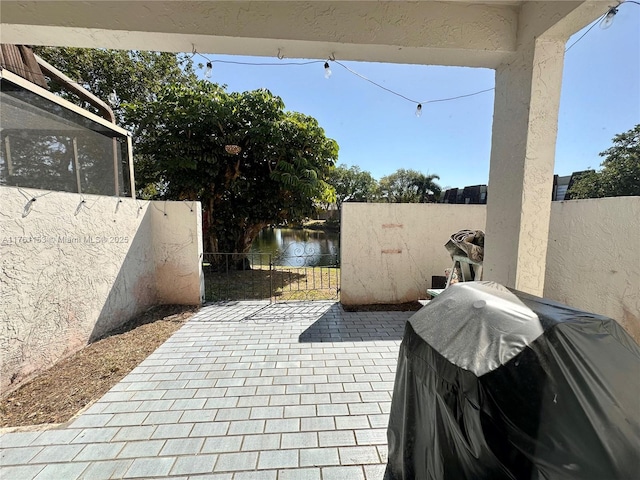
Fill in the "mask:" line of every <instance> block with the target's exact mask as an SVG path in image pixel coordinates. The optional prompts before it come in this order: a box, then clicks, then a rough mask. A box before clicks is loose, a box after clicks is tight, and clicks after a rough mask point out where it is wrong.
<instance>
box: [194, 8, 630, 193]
mask: <svg viewBox="0 0 640 480" xmlns="http://www.w3.org/2000/svg"><path fill="white" fill-rule="evenodd" d="M583 32H584V30H583V31H582V32H578V33H577V34H576V35H574V36H573V37H572V38H571V39H570V40H569V42H568V43H567V45H571V43H573V41H574V40H576V39H577V38H578V37H579V36H580V35H581V34H582V33H583ZM208 56H209V57H210V58H211V59H213V60H233V61H247V62H269V61H272V62H278V59H277V58H275V57H274V58H273V59H267V58H264V57H262V58H255V57H254V58H252V57H229V56H223V55H208ZM194 60H195V61H196V63H198V62H201V61H203V59H202V58H199V57H196V58H195V59H194ZM338 60H340V59H338ZM286 61H294V60H288V59H285V60H283V62H286ZM343 63H345V64H346V65H348V66H349V67H350V68H352V69H354V70H356V71H357V72H358V73H360V74H362V75H364V76H366V77H368V78H370V79H372V80H374V81H376V82H377V83H380V84H382V85H384V86H385V87H387V88H390V89H392V90H395V91H397V92H399V93H402V94H403V95H405V96H407V97H410V98H415V99H419V100H433V99H438V98H446V97H452V96H457V95H464V94H467V93H472V92H476V91H479V90H484V89H487V88H492V87H493V86H494V71H493V70H489V69H478V68H459V67H441V66H420V65H402V64H382V63H363V62H343ZM331 70H332V72H333V74H332V76H331V78H330V79H328V80H327V79H325V78H324V69H323V65H322V64H321V63H320V64H312V65H306V66H282V65H280V66H241V65H230V64H223V63H217V62H216V63H214V68H213V72H212V77H211V81H214V82H216V83H220V84H226V85H227V88H228V90H229V91H244V90H251V89H256V88H267V89H269V90H271V92H273V93H274V94H276V95H279V96H280V97H281V98H282V99H283V100H284V102H285V105H286V108H287V109H288V110H294V111H299V112H302V113H305V114H308V115H311V116H313V117H315V118H317V119H318V121H319V123H320V125H321V126H322V127H323V128H324V129H325V132H326V134H327V136H329V137H331V138H333V139H335V140H336V141H337V142H338V145H339V146H340V155H339V163H342V164H347V165H358V166H360V167H361V168H362V169H363V170H368V171H369V172H371V173H372V175H373V176H374V177H376V178H378V179H379V178H380V177H382V176H384V175H387V174H390V173H392V172H394V171H395V170H397V169H398V168H413V169H415V170H419V171H422V172H424V173H432V174H438V175H439V176H440V184H441V185H442V186H443V187H445V186H451V187H464V186H466V185H475V184H484V183H487V182H488V176H489V157H490V151H491V124H492V117H493V92H487V93H483V94H480V95H477V96H474V97H469V98H463V99H459V100H454V101H449V102H442V103H435V104H429V105H424V107H423V114H422V116H421V117H420V118H417V117H416V116H415V114H414V112H415V105H414V104H411V103H409V102H407V101H406V100H403V99H401V98H398V97H396V96H394V95H392V94H389V93H387V92H385V91H383V90H380V89H378V88H377V87H375V86H373V85H370V84H368V83H367V82H365V81H363V80H361V79H359V78H357V77H355V76H354V75H352V74H350V73H349V72H347V71H346V70H345V69H343V68H342V67H341V66H339V65H337V64H332V66H331ZM199 73H200V75H202V71H200V72H199ZM637 123H640V6H638V5H634V4H627V5H623V6H622V7H621V8H620V11H619V13H618V14H617V15H616V18H615V21H614V23H613V25H612V26H611V27H610V28H609V29H607V30H602V29H600V28H599V27H597V26H596V27H595V28H593V29H592V30H591V31H590V32H589V33H588V34H587V35H586V36H585V37H584V38H583V39H582V40H580V42H578V43H577V44H576V45H575V46H574V47H572V48H571V49H570V50H569V51H568V52H567V54H566V57H565V65H564V77H563V85H562V96H561V104H560V115H559V125H558V140H557V147H556V167H555V172H556V173H558V174H560V175H567V174H570V173H571V172H573V171H577V170H583V169H586V168H589V167H591V168H597V167H599V165H600V163H601V161H602V159H601V158H600V157H599V156H598V153H599V152H601V151H603V150H605V149H606V148H608V147H609V146H610V145H611V139H612V138H613V136H614V135H615V134H617V133H621V132H624V131H627V130H629V129H631V128H632V127H633V126H634V125H635V124H637Z"/></svg>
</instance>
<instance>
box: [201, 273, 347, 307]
mask: <svg viewBox="0 0 640 480" xmlns="http://www.w3.org/2000/svg"><path fill="white" fill-rule="evenodd" d="M339 286H340V269H339V268H334V267H306V268H305V267H273V269H269V267H268V266H262V267H254V268H252V269H251V270H234V271H229V272H208V273H205V297H206V300H207V301H225V300H269V299H270V298H272V296H273V297H274V298H276V299H277V300H337V299H338V290H339Z"/></svg>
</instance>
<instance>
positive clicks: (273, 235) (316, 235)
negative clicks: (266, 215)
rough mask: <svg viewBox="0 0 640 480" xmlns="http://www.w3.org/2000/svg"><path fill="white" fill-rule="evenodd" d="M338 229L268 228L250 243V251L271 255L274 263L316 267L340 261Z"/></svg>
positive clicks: (335, 263)
mask: <svg viewBox="0 0 640 480" xmlns="http://www.w3.org/2000/svg"><path fill="white" fill-rule="evenodd" d="M339 242H340V234H339V233H338V232H324V231H319V230H298V229H292V228H265V229H264V230H262V231H261V232H260V234H259V235H258V237H257V238H256V239H255V240H254V241H253V244H252V245H251V253H265V254H271V255H272V258H273V261H274V264H275V265H278V266H290V267H314V266H328V265H337V264H338V263H339V259H340V256H339Z"/></svg>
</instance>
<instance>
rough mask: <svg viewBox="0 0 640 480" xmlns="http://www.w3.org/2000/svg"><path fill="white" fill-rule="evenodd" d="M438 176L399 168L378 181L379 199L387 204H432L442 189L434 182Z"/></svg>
mask: <svg viewBox="0 0 640 480" xmlns="http://www.w3.org/2000/svg"><path fill="white" fill-rule="evenodd" d="M439 179H440V177H439V176H438V175H425V174H423V173H420V172H418V171H416V170H405V169H404V168H400V169H398V170H396V171H395V172H394V173H392V174H391V175H387V176H385V177H382V178H381V179H380V184H379V185H380V199H381V201H383V202H389V203H427V202H434V201H436V200H437V199H438V197H439V196H440V192H441V191H442V189H441V188H440V185H438V184H437V183H436V182H435V180H439Z"/></svg>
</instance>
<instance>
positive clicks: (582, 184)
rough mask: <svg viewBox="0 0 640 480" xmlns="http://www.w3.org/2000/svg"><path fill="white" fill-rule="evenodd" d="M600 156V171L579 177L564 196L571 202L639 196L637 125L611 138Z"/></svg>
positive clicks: (639, 153) (639, 133)
mask: <svg viewBox="0 0 640 480" xmlns="http://www.w3.org/2000/svg"><path fill="white" fill-rule="evenodd" d="M600 156H601V157H604V161H603V162H602V163H601V165H600V166H601V167H602V169H601V170H599V171H597V172H588V173H585V174H584V175H583V176H581V177H580V179H579V180H578V181H577V182H575V183H574V185H573V186H572V187H571V190H570V191H569V192H568V193H569V194H570V195H571V198H600V197H620V196H626V195H640V124H638V125H636V126H635V127H633V128H632V129H631V130H629V131H627V132H624V133H620V134H618V135H616V136H615V137H613V146H612V147H610V148H608V149H607V150H605V151H604V152H602V153H600Z"/></svg>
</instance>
